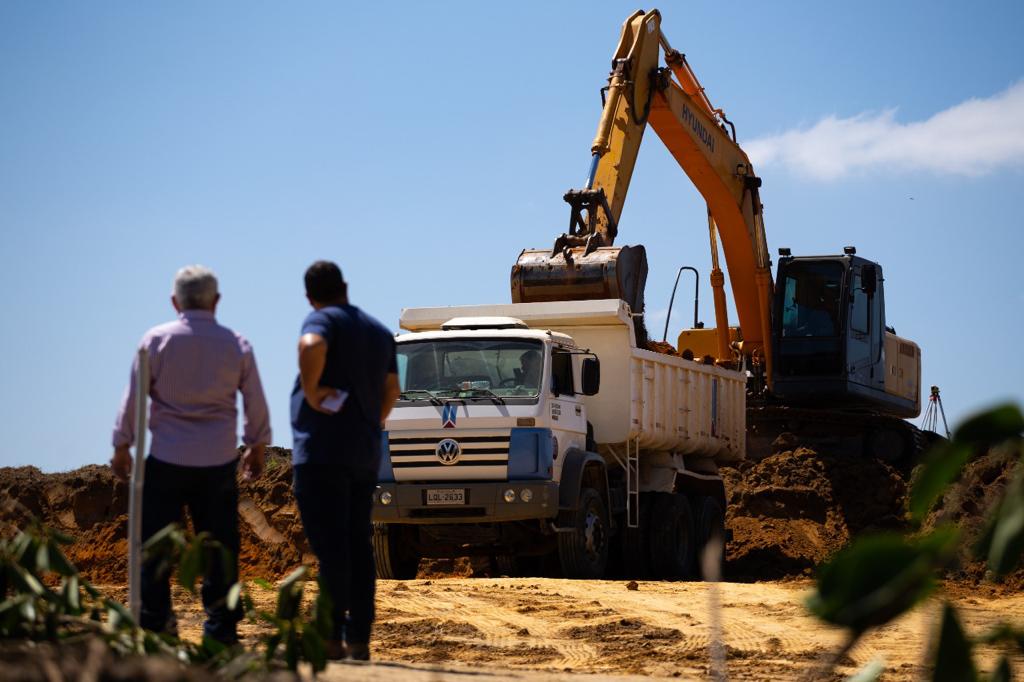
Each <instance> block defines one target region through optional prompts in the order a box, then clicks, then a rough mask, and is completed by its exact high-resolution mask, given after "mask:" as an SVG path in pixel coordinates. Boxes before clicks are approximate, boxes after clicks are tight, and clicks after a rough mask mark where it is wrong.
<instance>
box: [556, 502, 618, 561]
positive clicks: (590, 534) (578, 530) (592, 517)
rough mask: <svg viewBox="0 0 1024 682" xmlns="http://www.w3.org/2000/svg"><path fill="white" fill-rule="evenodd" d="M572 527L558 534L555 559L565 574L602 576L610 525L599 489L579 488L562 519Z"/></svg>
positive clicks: (606, 555) (606, 559)
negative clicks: (568, 514)
mask: <svg viewBox="0 0 1024 682" xmlns="http://www.w3.org/2000/svg"><path fill="white" fill-rule="evenodd" d="M566 525H567V526H569V528H571V529H572V530H567V531H565V532H561V533H559V534H558V559H559V563H561V565H562V575H563V577H566V578H587V579H596V578H603V577H604V573H605V569H606V568H607V566H608V543H609V540H610V531H611V528H610V526H609V523H608V510H607V508H606V507H605V504H604V500H603V499H602V498H601V493H599V492H597V491H596V490H594V489H593V488H583V489H582V490H580V496H579V503H578V504H577V505H576V509H575V510H574V511H573V512H572V515H571V517H570V518H569V519H568V522H567V523H566Z"/></svg>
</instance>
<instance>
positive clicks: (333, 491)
mask: <svg viewBox="0 0 1024 682" xmlns="http://www.w3.org/2000/svg"><path fill="white" fill-rule="evenodd" d="M294 477H295V501H296V502H298V505H299V513H300V514H301V515H302V526H303V528H304V529H305V531H306V537H307V538H308V539H309V545H310V547H312V548H313V551H314V552H315V553H316V556H317V559H319V560H320V589H322V590H325V591H326V592H327V595H328V596H329V597H330V599H331V602H332V605H333V608H332V611H331V614H332V617H333V620H334V633H333V637H334V638H335V639H344V640H345V641H347V642H349V643H369V641H370V626H371V624H372V623H373V615H374V611H373V601H374V588H375V582H376V572H375V570H374V564H373V548H372V547H371V545H370V532H371V527H370V512H371V510H372V509H373V491H374V489H375V488H376V486H377V477H376V474H375V473H368V472H366V473H364V472H352V471H347V470H344V469H341V468H339V467H336V466H331V465H322V464H317V463H306V464H299V465H296V467H295V469H294Z"/></svg>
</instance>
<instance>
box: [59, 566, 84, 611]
mask: <svg viewBox="0 0 1024 682" xmlns="http://www.w3.org/2000/svg"><path fill="white" fill-rule="evenodd" d="M63 597H64V603H65V605H66V606H67V610H68V611H69V612H71V613H72V614H75V615H77V614H78V613H80V612H81V610H82V597H81V594H80V593H79V588H78V576H77V575H72V576H70V577H68V578H67V580H66V581H65V582H64V590H63Z"/></svg>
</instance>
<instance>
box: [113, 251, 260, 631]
mask: <svg viewBox="0 0 1024 682" xmlns="http://www.w3.org/2000/svg"><path fill="white" fill-rule="evenodd" d="M218 301H220V294H219V293H218V291H217V278H216V277H215V276H214V274H213V272H211V271H210V270H209V269H208V268H205V267H203V266H201V265H190V266H188V267H184V268H182V269H181V270H179V271H178V273H177V275H176V276H175V278H174V293H173V295H172V296H171V304H172V305H173V306H174V309H175V310H176V311H177V312H178V319H177V320H174V321H173V322H168V323H166V324H162V325H159V326H157V327H153V328H152V329H150V330H149V331H148V332H146V334H145V336H143V337H142V342H141V348H145V349H146V350H147V352H148V354H149V366H150V384H149V397H150V399H151V405H150V413H149V414H150V417H149V430H150V432H151V433H152V436H153V438H152V445H151V447H150V451H149V453H148V457H147V458H146V479H145V484H144V487H143V493H142V540H143V542H145V540H146V539H147V538H149V537H151V536H152V535H153V534H155V533H156V532H157V531H159V530H160V529H162V528H164V527H165V526H167V525H168V524H170V523H174V522H178V523H180V522H181V521H182V508H183V507H187V508H188V511H189V515H190V516H191V517H192V524H193V526H194V529H195V532H196V533H202V532H204V531H206V532H208V533H210V535H211V536H212V538H213V539H214V540H216V541H218V542H219V543H221V544H222V545H223V546H224V547H226V548H227V549H228V550H230V551H231V553H232V560H231V562H230V565H225V564H224V562H222V561H221V558H220V553H213V556H212V560H211V562H210V566H209V570H208V571H207V572H206V574H205V575H204V576H203V587H202V597H203V607H204V609H205V610H206V616H207V619H206V623H205V625H204V627H203V632H204V634H205V635H207V636H209V637H212V638H214V639H216V640H218V641H220V642H223V643H225V644H233V643H235V642H237V641H238V636H237V632H236V624H237V623H238V621H239V620H240V618H241V611H240V609H238V608H236V609H234V610H229V609H228V608H227V606H226V603H225V597H226V595H227V592H228V589H229V588H230V587H231V585H232V583H233V582H234V581H235V579H236V576H237V574H238V551H239V534H238V484H237V481H236V469H237V466H238V461H239V457H238V433H237V430H236V429H237V421H238V414H237V412H238V410H237V408H236V399H237V394H238V393H239V392H240V393H241V394H242V402H243V405H244V408H245V417H244V420H243V423H244V433H243V436H242V442H243V443H244V444H245V450H244V452H243V454H242V456H241V463H242V469H243V472H244V474H245V476H246V477H247V478H255V477H257V476H259V475H260V473H261V472H262V470H263V457H264V453H265V450H266V446H267V445H268V444H269V443H270V415H269V412H268V411H267V401H266V398H265V397H264V396H263V387H262V386H261V385H260V375H259V372H258V371H257V369H256V360H255V358H254V356H253V352H252V346H250V345H249V342H248V341H246V340H245V339H244V338H242V337H241V336H240V335H238V334H236V333H235V332H233V331H231V330H230V329H228V328H227V327H222V326H221V325H219V324H217V321H216V319H215V318H214V312H215V310H216V309H217V303H218ZM137 370H138V367H137V366H136V365H133V366H132V373H131V379H130V381H129V383H128V389H127V390H126V391H125V395H124V400H122V402H121V409H120V411H119V412H118V415H117V421H116V423H115V426H114V438H113V441H114V456H113V458H112V459H111V461H110V464H111V467H112V468H113V470H114V473H115V474H116V475H117V476H118V477H119V478H121V479H122V480H127V478H128V475H129V474H130V473H131V468H132V458H131V453H130V451H129V447H130V446H131V444H132V443H133V442H134V441H135V409H134V405H135V391H136V388H135V386H136V372H137ZM141 592H142V595H141V596H142V612H141V618H140V620H141V623H140V625H142V627H144V628H146V629H147V630H154V631H157V632H168V633H172V634H173V633H175V632H176V629H177V626H176V620H175V618H174V611H173V609H172V608H171V591H170V574H169V572H168V570H167V569H166V568H165V569H164V570H161V566H160V562H159V561H147V562H144V563H143V565H142V589H141Z"/></svg>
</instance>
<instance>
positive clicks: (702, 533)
mask: <svg viewBox="0 0 1024 682" xmlns="http://www.w3.org/2000/svg"><path fill="white" fill-rule="evenodd" d="M694 511H695V512H696V516H697V561H698V564H699V568H700V573H701V575H702V576H703V577H704V579H705V580H709V579H716V580H721V579H722V568H723V566H724V564H725V512H723V511H722V505H721V504H719V502H718V500H716V499H715V498H714V497H709V496H703V497H698V498H697V499H695V500H694ZM712 540H715V541H716V542H715V543H713V544H717V556H715V557H712V560H713V561H714V570H715V572H716V573H717V576H709V575H708V574H707V568H708V567H707V566H706V565H705V562H706V560H707V557H705V556H704V553H705V552H707V551H708V543H709V542H711V541H712Z"/></svg>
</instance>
